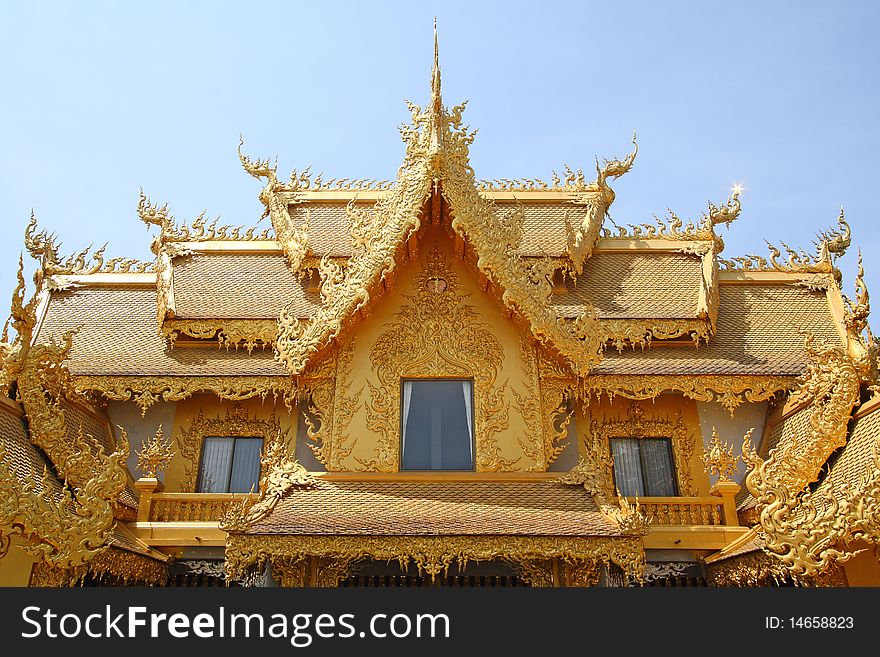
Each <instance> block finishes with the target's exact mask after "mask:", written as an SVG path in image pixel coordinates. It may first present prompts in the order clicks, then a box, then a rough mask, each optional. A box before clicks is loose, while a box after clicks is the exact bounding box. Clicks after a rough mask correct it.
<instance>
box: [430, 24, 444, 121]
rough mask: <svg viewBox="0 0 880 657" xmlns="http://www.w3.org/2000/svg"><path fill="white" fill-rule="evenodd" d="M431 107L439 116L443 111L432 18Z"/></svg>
mask: <svg viewBox="0 0 880 657" xmlns="http://www.w3.org/2000/svg"><path fill="white" fill-rule="evenodd" d="M431 106H432V107H433V108H434V112H435V113H436V115H437V116H439V115H440V114H441V113H442V111H443V99H442V97H441V95H440V46H439V45H438V41H437V17H436V16H435V17H434V67H433V68H432V69H431Z"/></svg>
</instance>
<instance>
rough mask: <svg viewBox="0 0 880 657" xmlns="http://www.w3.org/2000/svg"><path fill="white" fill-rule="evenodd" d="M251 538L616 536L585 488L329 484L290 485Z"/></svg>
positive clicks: (548, 483) (544, 484) (476, 483)
mask: <svg viewBox="0 0 880 657" xmlns="http://www.w3.org/2000/svg"><path fill="white" fill-rule="evenodd" d="M248 533H251V534H286V535H317V534H324V535H326V534H341V535H346V534H349V535H351V534H356V535H384V536H438V535H446V536H450V535H531V536H618V535H620V533H619V531H617V528H616V527H615V526H614V525H613V524H612V523H610V522H609V521H607V520H606V519H605V518H603V517H602V516H601V514H600V512H599V509H598V507H597V506H596V503H595V501H594V500H593V498H592V496H591V495H590V494H589V493H588V492H586V491H585V490H584V488H583V487H582V486H566V485H563V484H560V483H557V482H554V481H539V482H487V481H474V482H411V481H409V482H408V481H390V482H389V481H376V482H370V481H326V480H319V481H318V483H317V485H316V486H315V487H314V488H294V489H293V490H291V491H290V492H289V493H288V494H287V495H285V497H284V498H283V499H282V500H281V501H280V502H279V503H278V505H277V506H276V507H275V509H274V510H273V511H272V513H270V514H269V516H268V517H267V518H266V519H264V520H263V521H261V522H259V523H257V524H255V525H254V526H252V527H251V528H250V529H249V530H248Z"/></svg>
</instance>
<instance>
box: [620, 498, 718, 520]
mask: <svg viewBox="0 0 880 657" xmlns="http://www.w3.org/2000/svg"><path fill="white" fill-rule="evenodd" d="M630 502H635V498H631V499H630ZM639 508H640V510H641V512H642V513H643V514H644V515H645V517H646V518H647V519H648V522H649V523H650V524H651V525H654V526H663V527H672V526H681V525H723V524H725V522H724V505H723V504H722V501H721V498H720V497H715V496H712V497H640V498H639Z"/></svg>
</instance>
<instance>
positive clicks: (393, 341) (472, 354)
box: [362, 246, 517, 472]
mask: <svg viewBox="0 0 880 657" xmlns="http://www.w3.org/2000/svg"><path fill="white" fill-rule="evenodd" d="M436 280H442V281H444V282H445V287H444V288H442V290H440V288H431V287H430V285H429V284H430V283H431V282H432V281H436ZM432 290H433V291H432ZM406 299H407V300H408V301H409V303H408V304H406V305H404V306H402V307H401V308H400V309H399V310H398V312H397V314H396V315H395V317H396V320H397V321H396V322H394V323H392V324H390V325H389V326H388V328H387V330H386V331H385V332H384V333H383V334H382V335H381V336H380V337H379V338H378V339H377V340H376V343H375V344H374V345H373V348H372V350H371V351H370V360H371V362H372V364H373V368H374V371H375V372H376V377H377V378H378V381H379V383H378V385H373V384H372V383H370V384H369V387H370V401H369V404H368V407H367V427H368V428H369V429H370V430H372V431H374V432H376V433H377V434H379V438H378V441H377V445H376V449H375V453H374V456H373V457H372V458H371V459H369V460H364V461H362V465H363V466H364V467H366V468H368V469H371V470H377V471H380V472H393V471H395V470H397V469H398V468H399V458H400V432H401V427H400V381H401V379H404V378H453V377H463V378H472V379H473V381H474V435H475V437H476V445H475V453H476V469H477V470H478V471H480V472H493V471H497V470H509V469H511V468H512V467H513V466H514V464H515V463H516V460H517V459H513V460H511V459H505V458H503V457H502V455H501V450H500V448H499V446H498V444H497V441H496V438H495V434H496V433H497V432H499V431H501V430H504V429H506V428H507V427H508V425H509V420H508V410H509V406H510V402H509V401H507V400H506V399H505V391H506V386H507V384H506V382H505V383H501V384H498V383H497V378H498V374H499V372H500V371H501V367H502V365H503V361H504V350H503V348H502V347H501V345H500V343H499V342H498V340H497V339H496V338H495V336H494V335H493V331H492V327H491V326H490V325H488V324H486V323H484V322H482V321H480V319H481V318H480V315H479V314H478V313H477V312H476V310H475V309H474V307H473V306H471V305H468V304H467V303H466V299H467V296H466V295H463V294H462V293H461V292H460V291H459V280H458V275H457V274H456V273H455V272H454V271H453V270H452V268H451V267H450V266H449V263H448V262H447V260H446V258H445V257H444V256H443V254H442V253H441V252H440V251H439V249H438V248H437V247H436V246H434V248H433V249H432V250H431V251H430V252H429V253H428V254H427V257H426V259H425V262H424V266H423V268H422V270H421V272H420V273H419V275H418V276H417V277H416V278H415V280H414V282H413V287H412V288H411V293H410V294H408V295H406Z"/></svg>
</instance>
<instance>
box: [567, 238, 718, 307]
mask: <svg viewBox="0 0 880 657" xmlns="http://www.w3.org/2000/svg"><path fill="white" fill-rule="evenodd" d="M701 278H702V262H701V259H700V258H699V257H698V256H692V255H687V254H684V253H670V252H663V251H660V252H654V253H639V252H634V251H628V252H602V251H598V252H595V253H593V255H592V257H590V259H589V260H587V261H586V262H585V263H584V272H583V274H582V275H581V276H579V277H578V280H577V283H576V284H575V285H571V284H569V289H568V291H567V292H565V293H564V294H560V295H557V296H554V297H553V305H554V307H555V308H556V312H557V314H559V315H561V316H563V317H574V316H576V315H577V314H578V313H579V312H580V310H581V308H582V307H583V306H584V304H586V303H590V304H592V305H593V306H595V307H596V311H597V313H598V315H599V317H600V318H609V319H610V318H644V317H650V318H663V319H679V318H684V319H693V318H696V317H697V301H698V299H699V295H700V281H701Z"/></svg>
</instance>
